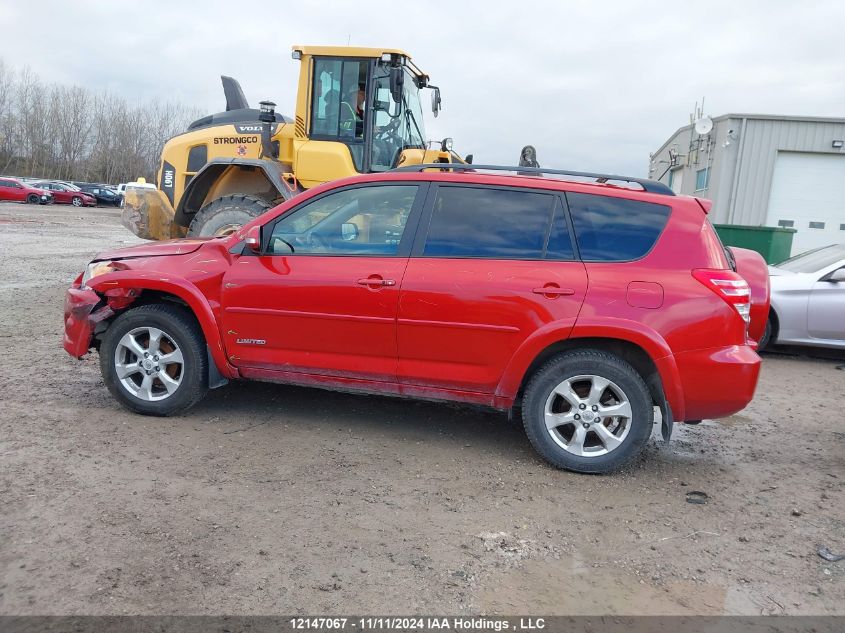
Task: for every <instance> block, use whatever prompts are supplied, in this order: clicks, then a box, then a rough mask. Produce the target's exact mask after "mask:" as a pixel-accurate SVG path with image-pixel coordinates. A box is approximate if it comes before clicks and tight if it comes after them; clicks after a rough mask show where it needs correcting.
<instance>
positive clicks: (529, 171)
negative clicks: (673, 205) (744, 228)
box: [392, 163, 675, 196]
mask: <svg viewBox="0 0 845 633" xmlns="http://www.w3.org/2000/svg"><path fill="white" fill-rule="evenodd" d="M424 169H439V170H441V171H446V170H449V171H453V170H454V171H457V170H462V171H475V170H480V171H515V172H518V173H519V174H520V175H525V176H530V175H534V174H537V175H542V174H558V175H561V176H577V177H578V178H592V179H593V180H595V181H596V182H598V183H602V184H603V183H606V182H608V181H609V180H617V181H621V182H631V183H635V184H638V185H639V186H640V187H642V188H643V191H646V192H648V193H659V194H662V195H664V196H674V195H675V192H674V191H672V190H671V189H670V188H669V187H667V186H666V185H664V184H663V183H662V182H658V181H656V180H649V179H648V178H633V177H631V176H616V175H613V174H596V173H592V172H588V171H568V170H564V169H546V168H545V167H519V166H507V165H473V164H469V163H468V164H463V163H423V164H421V165H408V166H406V167H397V168H396V169H393V170H392V171H423V170H424Z"/></svg>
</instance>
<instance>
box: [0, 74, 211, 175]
mask: <svg viewBox="0 0 845 633" xmlns="http://www.w3.org/2000/svg"><path fill="white" fill-rule="evenodd" d="M199 116H200V113H199V112H198V111H197V109H196V108H188V107H186V106H184V105H183V104H180V103H177V102H164V103H163V102H160V101H151V102H147V103H137V104H132V103H129V102H128V101H127V100H126V99H125V98H124V97H122V96H119V95H115V94H111V93H107V92H102V93H94V92H92V91H91V90H89V89H87V88H83V87H80V86H64V85H58V84H51V85H45V84H44V83H43V82H41V80H40V78H39V77H38V75H36V74H35V73H34V72H33V71H32V70H31V69H30V68H28V67H25V68H23V69H22V70H21V71H20V72H17V73H16V72H15V71H14V69H13V68H11V67H9V66H7V65H6V64H5V63H4V61H3V59H2V58H0V173H14V174H16V175H20V176H34V177H40V178H60V179H63V180H87V181H90V182H108V183H118V182H125V181H128V180H135V179H136V178H138V177H140V176H143V177H145V178H146V179H147V180H150V181H154V180H155V177H156V172H157V171H158V168H159V162H160V156H161V150H162V147H163V146H164V143H165V142H166V141H167V140H168V139H169V138H171V137H173V136H175V135H176V134H178V133H180V132H181V131H183V130H184V129H185V128H186V127H187V125H188V123H189V122H190V121H191V120H193V119H196V118H198V117H199Z"/></svg>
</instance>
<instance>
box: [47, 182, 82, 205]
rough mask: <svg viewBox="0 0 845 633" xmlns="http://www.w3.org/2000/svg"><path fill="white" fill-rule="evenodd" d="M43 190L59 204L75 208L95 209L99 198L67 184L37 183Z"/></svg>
mask: <svg viewBox="0 0 845 633" xmlns="http://www.w3.org/2000/svg"><path fill="white" fill-rule="evenodd" d="M36 185H37V186H38V187H40V188H42V189H47V190H48V191H50V192H51V193H52V194H53V200H54V201H55V202H57V203H59V204H72V205H73V206H75V207H83V206H84V207H95V206H97V198H95V197H94V196H93V195H92V194H90V193H86V192H84V191H82V190H81V189H80V188H79V187H77V186H76V185H72V184H70V183H67V182H54V181H42V182H39V183H36Z"/></svg>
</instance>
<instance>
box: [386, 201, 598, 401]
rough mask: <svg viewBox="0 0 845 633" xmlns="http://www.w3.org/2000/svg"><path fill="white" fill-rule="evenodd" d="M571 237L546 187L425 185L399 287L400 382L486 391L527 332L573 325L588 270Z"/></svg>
mask: <svg viewBox="0 0 845 633" xmlns="http://www.w3.org/2000/svg"><path fill="white" fill-rule="evenodd" d="M572 243H573V242H572V235H571V229H570V226H569V223H568V219H567V215H566V214H565V212H564V207H563V200H562V198H559V197H558V196H557V195H555V194H554V193H549V192H541V191H536V190H527V189H526V190H521V189H513V188H496V187H483V186H472V187H470V186H464V185H451V184H449V185H447V184H440V185H434V184H433V185H432V188H431V190H430V193H429V196H428V201H427V204H426V211H425V212H424V214H423V219H422V220H421V223H420V229H419V231H418V232H417V239H416V240H415V244H414V250H413V254H412V257H411V259H410V261H409V263H408V268H407V270H406V271H405V278H404V281H403V284H402V292H401V297H400V304H399V319H398V324H397V333H398V345H399V381H400V383H404V384H406V385H419V386H424V387H434V388H444V389H457V390H461V391H469V392H477V393H485V394H486V393H493V392H494V391H495V389H496V386H497V385H498V383H499V380H500V378H501V376H502V373H503V371H504V369H505V366H506V365H507V363H508V362H509V361H510V359H511V358H512V357H513V354H514V352H516V350H517V349H518V348H519V347H520V345H521V344H522V343H523V342H524V341H525V340H526V338H528V337H529V336H531V334H532V333H534V332H535V331H537V330H538V329H540V328H542V327H543V326H545V325H547V324H549V323H552V322H556V321H557V322H560V323H561V324H564V326H565V327H569V328H570V329H571V327H572V326H573V325H574V323H575V319H576V317H577V316H578V311H579V310H580V308H581V303H582V302H583V300H584V295H585V293H586V289H587V275H586V272H585V269H584V265H583V264H582V263H581V262H580V261H576V258H575V256H574V252H573V248H572Z"/></svg>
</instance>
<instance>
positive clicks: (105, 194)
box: [78, 185, 120, 207]
mask: <svg viewBox="0 0 845 633" xmlns="http://www.w3.org/2000/svg"><path fill="white" fill-rule="evenodd" d="M78 186H79V188H80V189H81V190H82V191H84V192H86V193H90V194H91V195H92V196H94V197H95V198H96V199H97V203H98V204H103V205H108V206H112V207H119V206H120V195H119V194H118V193H117V192H116V191H113V190H111V189H109V188H108V187H103V186H102V185H78Z"/></svg>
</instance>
